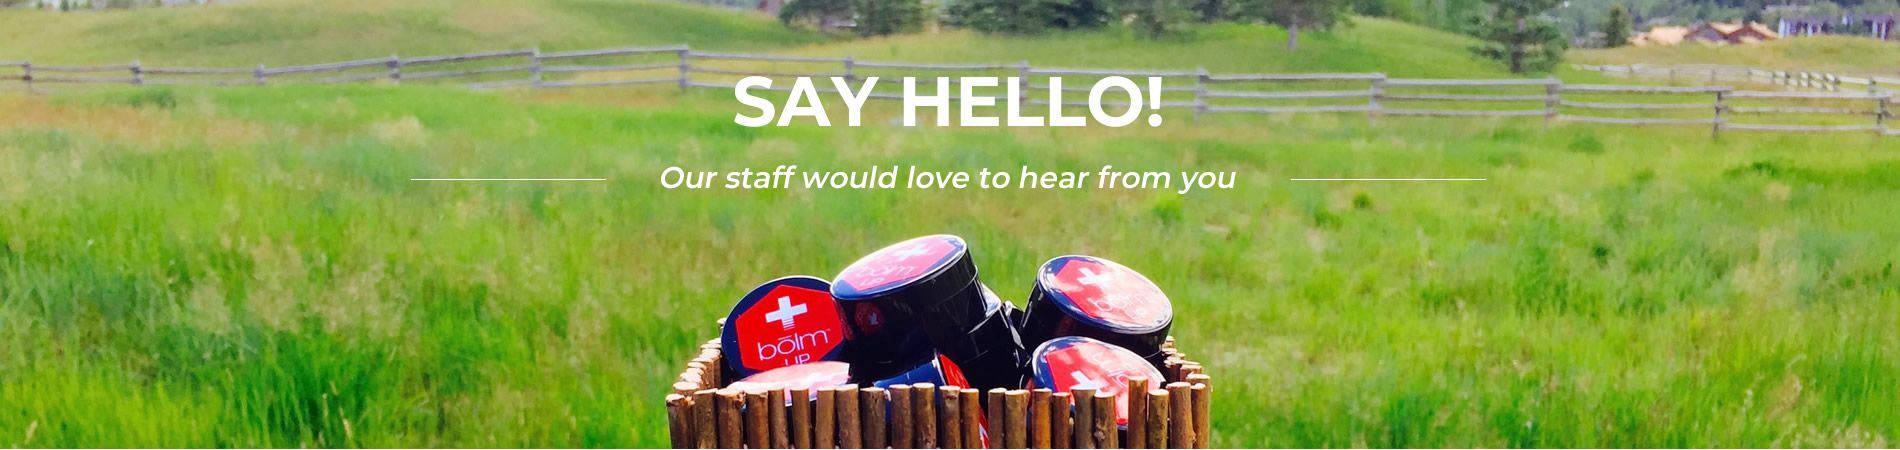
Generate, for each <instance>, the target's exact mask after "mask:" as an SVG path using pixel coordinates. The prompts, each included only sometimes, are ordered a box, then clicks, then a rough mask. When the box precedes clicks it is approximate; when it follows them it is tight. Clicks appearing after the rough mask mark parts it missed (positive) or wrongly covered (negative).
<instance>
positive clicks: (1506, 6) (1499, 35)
mask: <svg viewBox="0 0 1900 450" xmlns="http://www.w3.org/2000/svg"><path fill="white" fill-rule="evenodd" d="M1485 3H1489V4H1490V5H1491V14H1490V16H1489V17H1485V18H1481V19H1479V21H1478V23H1476V24H1475V26H1474V29H1475V30H1477V33H1476V34H1477V36H1478V38H1479V39H1482V40H1484V43H1483V44H1479V45H1478V46H1476V47H1473V48H1472V51H1474V52H1477V53H1478V54H1479V55H1481V56H1484V57H1486V58H1491V59H1494V60H1498V61H1502V62H1504V63H1505V65H1507V66H1509V67H1510V69H1511V72H1512V73H1524V72H1531V71H1544V70H1548V69H1550V68H1551V67H1554V66H1556V65H1557V63H1558V62H1560V61H1563V56H1564V50H1565V49H1566V48H1568V47H1569V43H1568V42H1567V40H1566V39H1564V33H1563V31H1562V30H1560V29H1558V28H1557V24H1555V23H1553V22H1552V21H1551V20H1550V19H1549V18H1547V17H1544V16H1543V14H1544V12H1546V11H1549V10H1550V9H1551V8H1553V7H1556V6H1557V0H1485Z"/></svg>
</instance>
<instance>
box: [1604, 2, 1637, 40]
mask: <svg viewBox="0 0 1900 450" xmlns="http://www.w3.org/2000/svg"><path fill="white" fill-rule="evenodd" d="M1629 42H1630V13H1629V11H1627V10H1624V9H1623V4H1621V3H1618V4H1616V5H1612V6H1610V20H1609V22H1607V23H1604V24H1603V46H1604V47H1622V46H1624V45H1626V44H1629Z"/></svg>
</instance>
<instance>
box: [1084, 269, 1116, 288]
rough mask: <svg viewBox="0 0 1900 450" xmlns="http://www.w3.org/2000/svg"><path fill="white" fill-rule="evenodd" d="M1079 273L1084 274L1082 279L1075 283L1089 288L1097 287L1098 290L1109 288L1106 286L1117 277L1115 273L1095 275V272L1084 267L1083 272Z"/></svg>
mask: <svg viewBox="0 0 1900 450" xmlns="http://www.w3.org/2000/svg"><path fill="white" fill-rule="evenodd" d="M1077 272H1081V273H1082V278H1077V279H1076V280H1075V282H1077V283H1082V284H1085V285H1089V286H1095V288H1096V289H1102V288H1105V287H1107V286H1106V284H1108V282H1109V280H1111V279H1113V278H1114V275H1115V272H1114V271H1109V272H1108V273H1099V274H1098V273H1095V271H1093V270H1089V268H1087V267H1083V268H1082V269H1081V270H1078V271H1077Z"/></svg>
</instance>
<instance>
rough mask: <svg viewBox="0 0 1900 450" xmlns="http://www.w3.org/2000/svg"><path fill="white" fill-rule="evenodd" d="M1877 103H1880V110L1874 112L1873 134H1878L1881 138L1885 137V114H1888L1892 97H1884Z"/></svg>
mask: <svg viewBox="0 0 1900 450" xmlns="http://www.w3.org/2000/svg"><path fill="white" fill-rule="evenodd" d="M1879 101H1880V109H1879V110H1878V111H1874V132H1875V133H1880V135H1881V136H1886V135H1887V114H1889V110H1888V108H1889V107H1891V106H1892V104H1893V96H1891V95H1889V96H1886V97H1881V98H1880V99H1879Z"/></svg>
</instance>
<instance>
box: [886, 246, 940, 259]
mask: <svg viewBox="0 0 1900 450" xmlns="http://www.w3.org/2000/svg"><path fill="white" fill-rule="evenodd" d="M924 247H925V245H924V243H922V242H919V243H915V244H911V245H908V246H905V247H904V249H903V250H898V251H896V252H894V253H891V256H896V257H897V259H910V257H912V256H917V255H922V254H924V253H929V252H930V249H926V248H924Z"/></svg>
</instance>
